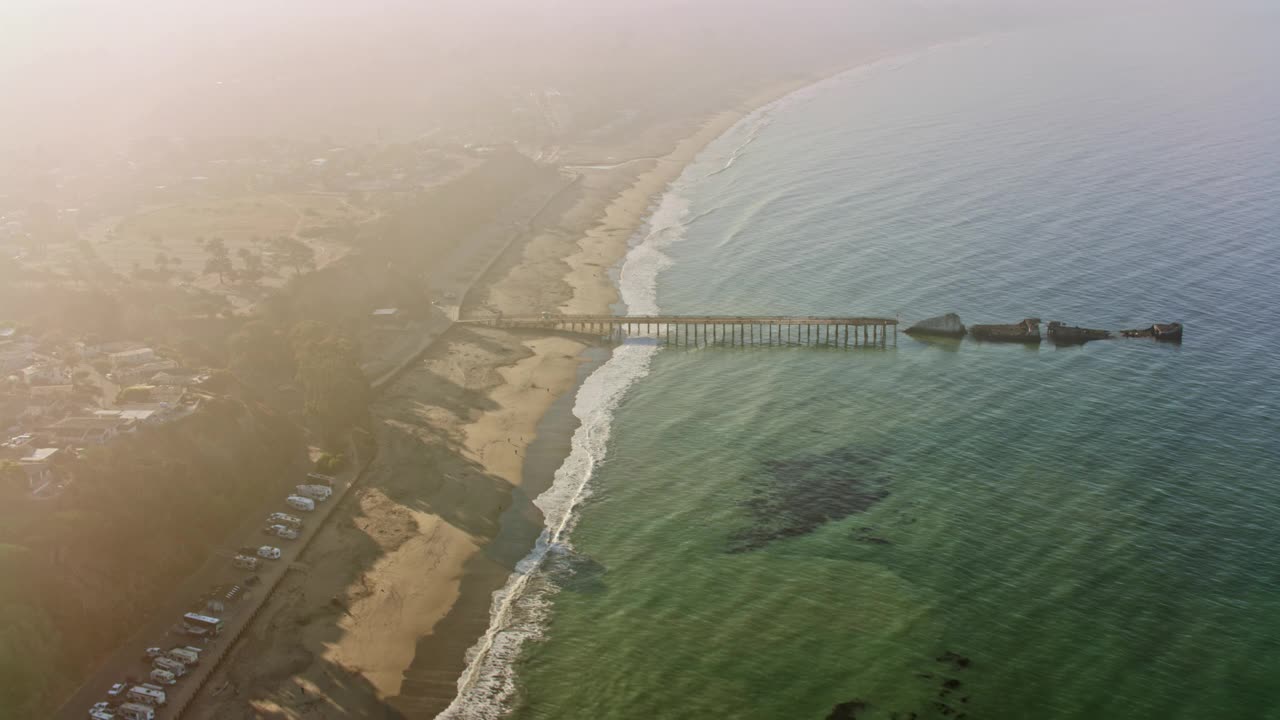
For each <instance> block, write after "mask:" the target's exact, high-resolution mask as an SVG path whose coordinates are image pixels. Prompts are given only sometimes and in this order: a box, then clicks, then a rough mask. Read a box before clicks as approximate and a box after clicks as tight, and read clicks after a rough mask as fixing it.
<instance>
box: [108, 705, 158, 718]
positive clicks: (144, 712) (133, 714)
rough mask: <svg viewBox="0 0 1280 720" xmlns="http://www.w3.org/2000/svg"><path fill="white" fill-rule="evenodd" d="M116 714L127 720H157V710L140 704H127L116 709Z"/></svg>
mask: <svg viewBox="0 0 1280 720" xmlns="http://www.w3.org/2000/svg"><path fill="white" fill-rule="evenodd" d="M116 712H118V713H119V716H120V717H122V718H124V719H125V720H155V718H156V711H155V708H152V707H150V706H148V705H142V704H139V703H125V704H123V705H121V706H120V707H118V708H116Z"/></svg>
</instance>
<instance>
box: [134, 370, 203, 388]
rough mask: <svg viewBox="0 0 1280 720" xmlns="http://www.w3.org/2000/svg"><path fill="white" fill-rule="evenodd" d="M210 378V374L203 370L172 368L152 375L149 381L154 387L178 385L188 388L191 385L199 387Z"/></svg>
mask: <svg viewBox="0 0 1280 720" xmlns="http://www.w3.org/2000/svg"><path fill="white" fill-rule="evenodd" d="M208 378H209V374H208V373H206V372H204V371H203V370H190V369H187V368H178V367H175V368H170V369H168V370H161V371H160V372H158V373H156V374H155V375H152V376H151V378H150V379H149V380H148V382H150V383H151V384H152V385H176V386H178V387H188V386H190V385H199V384H200V383H202V382H204V381H205V380H207V379H208Z"/></svg>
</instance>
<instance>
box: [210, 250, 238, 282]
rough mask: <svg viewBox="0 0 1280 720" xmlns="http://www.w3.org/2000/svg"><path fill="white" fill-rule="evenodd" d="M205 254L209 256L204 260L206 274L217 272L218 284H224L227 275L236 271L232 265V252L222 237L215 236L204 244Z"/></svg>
mask: <svg viewBox="0 0 1280 720" xmlns="http://www.w3.org/2000/svg"><path fill="white" fill-rule="evenodd" d="M204 251H205V254H206V255H208V256H209V257H208V258H206V259H205V261H204V274H205V275H213V274H217V276H218V284H219V285H222V284H223V283H225V282H226V276H227V275H230V274H232V273H234V272H235V267H233V266H232V265H231V253H230V252H228V251H227V244H226V243H225V242H223V241H222V238H213V239H212V240H209V241H207V242H206V243H205V244H204Z"/></svg>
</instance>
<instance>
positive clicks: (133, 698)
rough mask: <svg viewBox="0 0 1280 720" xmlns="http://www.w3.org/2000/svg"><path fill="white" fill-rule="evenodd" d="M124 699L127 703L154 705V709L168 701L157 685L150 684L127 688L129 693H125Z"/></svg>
mask: <svg viewBox="0 0 1280 720" xmlns="http://www.w3.org/2000/svg"><path fill="white" fill-rule="evenodd" d="M152 672H155V671H152ZM124 699H125V700H127V701H128V702H133V703H141V704H143V705H155V706H156V707H159V706H161V705H163V704H165V703H166V702H168V700H169V698H168V696H166V695H165V692H164V690H161V689H160V686H159V685H151V684H147V685H136V686H134V687H131V688H129V692H127V693H125V696H124Z"/></svg>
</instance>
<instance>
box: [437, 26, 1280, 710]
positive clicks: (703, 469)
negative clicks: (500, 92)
mask: <svg viewBox="0 0 1280 720" xmlns="http://www.w3.org/2000/svg"><path fill="white" fill-rule="evenodd" d="M1277 71H1280V17H1278V16H1277V15H1276V14H1275V13H1274V12H1273V11H1270V10H1267V9H1266V8H1262V9H1260V10H1258V9H1255V10H1252V11H1245V10H1230V11H1228V10H1223V9H1220V8H1219V9H1215V10H1208V11H1204V12H1202V13H1199V14H1186V13H1176V12H1162V13H1161V14H1160V15H1152V16H1134V17H1111V18H1108V19H1106V20H1098V21H1091V22H1080V23H1075V24H1071V25H1070V26H1062V25H1059V26H1056V27H1053V28H1029V29H1023V30H1019V31H1016V32H1008V33H1005V34H1001V35H997V36H991V37H985V38H981V39H978V40H975V41H970V42H962V43H955V44H950V45H945V46H939V47H936V48H932V49H930V50H928V51H925V52H921V53H917V54H914V55H911V56H904V57H900V58H893V59H890V60H887V61H885V62H882V63H877V64H875V65H873V66H870V67H867V68H863V69H860V70H858V71H854V72H851V73H846V74H845V75H842V76H839V77H837V78H834V79H832V80H829V81H827V82H825V83H823V84H822V85H820V86H818V87H815V88H811V89H809V90H807V91H805V92H802V93H799V94H797V95H796V96H793V97H792V98H789V99H787V100H784V101H782V102H780V103H776V104H775V105H772V106H769V107H767V108H764V109H762V110H761V111H760V112H758V113H756V114H755V115H753V116H751V117H749V118H748V119H747V120H745V121H744V122H743V123H741V124H740V125H739V126H738V127H736V128H735V129H734V130H733V131H731V132H730V133H729V134H727V135H726V136H725V137H723V138H721V139H720V140H719V141H717V142H716V143H714V144H713V145H712V146H711V147H709V148H708V150H707V151H706V152H705V153H704V154H703V156H702V157H700V158H699V160H698V162H696V163H695V164H694V165H692V166H691V167H690V168H689V169H688V171H687V172H686V173H685V174H684V176H683V177H682V178H681V179H680V181H678V182H677V183H675V184H674V185H673V186H672V188H671V190H670V192H669V193H668V194H667V195H666V196H664V197H663V198H662V200H661V201H660V203H659V204H658V205H657V206H656V207H655V210H654V214H653V216H652V218H651V221H650V224H649V227H648V228H646V231H645V232H644V233H643V234H642V235H641V236H639V237H637V238H636V244H635V247H634V248H633V250H632V252H631V254H630V255H629V256H628V259H627V261H626V262H625V264H624V265H623V266H622V268H621V273H620V278H619V282H620V287H621V288H622V290H623V298H624V301H625V302H626V303H627V310H629V311H630V312H632V313H636V314H642V313H649V312H655V311H658V310H661V311H663V312H671V313H682V312H684V313H720V314H743V315H747V314H800V315H860V314H867V315H888V316H895V315H900V316H901V317H902V318H903V320H904V321H905V322H910V321H914V320H919V319H922V318H925V317H929V316H932V315H937V314H941V313H945V312H957V313H959V314H960V315H961V317H962V318H963V319H964V320H965V321H966V322H969V323H974V322H1015V321H1018V320H1020V319H1022V318H1024V317H1040V318H1043V319H1044V320H1046V321H1048V320H1061V321H1066V322H1069V323H1072V324H1081V325H1086V326H1089V327H1098V328H1109V329H1118V328H1126V327H1139V326H1143V325H1146V324H1150V323H1152V322H1165V321H1180V322H1183V323H1184V324H1185V326H1186V337H1185V340H1184V342H1183V343H1182V344H1180V345H1175V344H1165V343H1157V342H1154V341H1151V340H1120V339H1117V340H1109V341H1101V342H1094V343H1090V344H1088V345H1085V346H1083V347H1070V348H1055V347H1053V346H1051V345H1049V344H1048V343H1046V344H1044V345H1041V346H1039V347H1025V346H1021V345H1000V344H983V343H978V342H975V341H972V340H967V341H964V342H960V343H948V342H943V343H924V342H918V341H915V340H912V339H909V338H907V337H906V336H905V335H901V334H899V335H898V336H897V342H896V344H895V343H894V342H893V339H892V338H890V341H889V343H888V344H887V347H885V348H883V349H857V350H853V349H850V350H845V349H843V348H815V347H792V348H747V349H742V348H727V347H724V348H721V347H712V348H699V349H686V348H683V347H681V348H666V349H662V348H659V347H657V346H656V345H654V344H652V343H649V342H646V341H644V340H639V339H638V340H633V341H632V342H629V343H628V344H627V345H625V346H624V347H622V348H619V350H618V351H617V352H616V353H615V355H614V357H613V359H612V360H610V361H609V362H608V363H606V364H605V365H604V366H603V367H602V368H601V369H600V370H598V371H597V373H596V374H595V375H593V377H592V378H591V379H590V380H588V381H587V383H586V385H585V386H584V387H583V388H582V390H581V392H580V394H579V396H578V398H577V401H576V402H577V405H576V407H575V413H576V414H577V415H578V416H579V418H580V419H581V421H582V426H581V427H580V428H579V430H578V434H577V436H576V437H575V440H574V451H573V455H572V456H571V457H570V458H569V459H568V460H567V461H566V463H565V465H564V467H562V468H561V470H560V472H559V474H558V475H557V481H556V485H555V488H554V489H553V490H552V491H551V492H550V493H549V494H548V495H547V496H544V497H543V498H541V499H540V500H539V505H540V506H542V507H543V509H544V511H545V512H546V514H547V517H548V532H547V533H546V534H544V537H543V540H542V541H541V542H540V543H539V548H538V549H537V550H536V551H535V552H534V553H533V554H532V555H531V556H530V558H528V559H527V560H526V564H525V565H523V566H522V568H521V572H519V573H517V574H516V576H515V577H513V581H512V583H510V584H509V585H508V587H507V588H506V589H504V591H503V592H502V593H499V595H498V596H497V597H495V601H494V608H495V620H496V622H495V626H494V628H492V632H491V634H490V635H489V636H487V637H486V639H485V640H484V641H482V642H481V644H480V645H478V646H477V648H476V649H475V650H473V660H474V661H475V662H474V663H473V667H472V669H471V670H470V671H469V672H470V674H469V676H468V677H466V678H464V682H463V683H462V686H463V690H464V692H463V693H462V695H461V696H460V699H459V701H458V703H456V704H455V707H454V708H453V709H451V711H450V712H451V713H453V715H454V716H456V717H493V716H498V715H501V714H504V713H509V714H512V715H514V716H515V717H518V718H548V719H551V718H555V719H557V720H561V719H571V718H583V719H587V718H710V717H735V718H824V717H828V716H832V717H858V718H892V717H898V718H903V719H904V720H905V718H909V717H917V718H941V717H958V716H960V715H964V716H966V717H969V718H1082V719H1084V718H1089V719H1094V718H1152V719H1156V718H1162V719H1163V718H1197V719H1199V718H1264V717H1280V680H1278V679H1277V678H1280V537H1278V535H1277V527H1278V526H1280V364H1278V363H1277V360H1276V357H1275V353H1276V351H1278V350H1280V83H1277V82H1276V81H1275V78H1276V73H1277ZM841 713H844V714H841ZM913 713H914V715H913Z"/></svg>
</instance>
